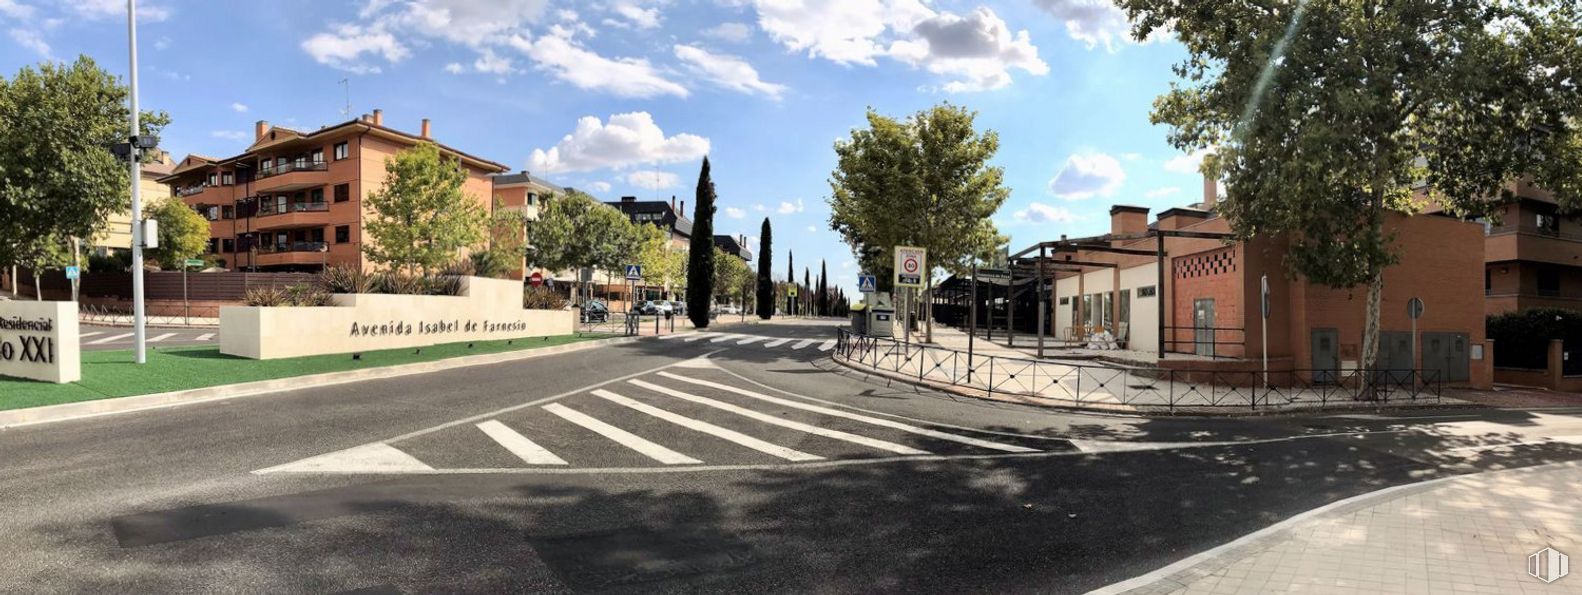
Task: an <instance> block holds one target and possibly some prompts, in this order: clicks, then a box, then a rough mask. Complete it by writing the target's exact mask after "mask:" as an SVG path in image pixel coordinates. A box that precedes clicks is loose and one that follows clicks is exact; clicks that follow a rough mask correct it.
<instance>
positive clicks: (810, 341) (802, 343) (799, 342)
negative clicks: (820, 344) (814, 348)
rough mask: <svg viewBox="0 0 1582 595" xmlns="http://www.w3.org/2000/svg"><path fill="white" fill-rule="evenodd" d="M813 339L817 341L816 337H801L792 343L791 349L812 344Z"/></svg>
mask: <svg viewBox="0 0 1582 595" xmlns="http://www.w3.org/2000/svg"><path fill="white" fill-rule="evenodd" d="M815 341H818V339H803V340H801V341H797V344H796V345H792V346H791V349H793V350H796V349H801V348H803V347H807V346H808V345H812V344H813V343H814V342H815Z"/></svg>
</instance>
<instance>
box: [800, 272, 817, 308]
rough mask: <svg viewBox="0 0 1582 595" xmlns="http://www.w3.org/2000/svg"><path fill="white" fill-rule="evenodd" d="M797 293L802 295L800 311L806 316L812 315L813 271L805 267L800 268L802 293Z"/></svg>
mask: <svg viewBox="0 0 1582 595" xmlns="http://www.w3.org/2000/svg"><path fill="white" fill-rule="evenodd" d="M797 293H799V294H801V295H802V311H803V312H806V313H808V314H812V313H813V295H812V294H813V271H812V270H811V269H809V268H807V267H802V291H799V292H797Z"/></svg>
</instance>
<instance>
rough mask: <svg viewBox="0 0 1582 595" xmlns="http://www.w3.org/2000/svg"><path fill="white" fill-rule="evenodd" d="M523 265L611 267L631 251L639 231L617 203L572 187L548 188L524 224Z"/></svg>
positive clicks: (634, 253)
mask: <svg viewBox="0 0 1582 595" xmlns="http://www.w3.org/2000/svg"><path fill="white" fill-rule="evenodd" d="M528 240H529V241H528V247H527V263H528V265H529V266H534V267H539V268H544V269H549V270H552V271H560V270H566V269H574V270H579V271H580V270H583V269H603V270H605V271H613V270H616V269H618V268H620V266H621V265H623V264H626V263H627V262H628V261H630V260H631V259H634V258H636V257H637V254H638V251H639V248H638V242H639V241H640V240H639V235H638V232H637V230H635V229H634V226H633V225H632V222H631V220H630V219H629V218H628V217H627V216H626V214H624V213H622V212H621V211H620V210H619V209H614V208H611V207H610V206H608V205H605V204H602V203H600V202H599V201H598V200H595V199H594V198H593V197H591V196H588V195H587V194H583V193H581V192H577V191H568V192H567V193H565V194H553V193H552V194H550V195H549V196H546V197H545V198H544V201H543V207H542V208H541V209H540V210H539V218H538V220H537V221H533V222H531V223H530V224H529V225H528Z"/></svg>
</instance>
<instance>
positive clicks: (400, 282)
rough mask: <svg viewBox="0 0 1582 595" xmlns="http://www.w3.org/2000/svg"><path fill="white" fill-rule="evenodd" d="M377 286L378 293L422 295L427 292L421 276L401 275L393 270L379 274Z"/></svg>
mask: <svg viewBox="0 0 1582 595" xmlns="http://www.w3.org/2000/svg"><path fill="white" fill-rule="evenodd" d="M378 287H379V290H378V293H391V294H396V295H423V294H425V293H428V292H427V291H426V289H427V288H426V284H425V283H424V282H423V278H422V277H414V276H411V275H403V274H401V273H398V272H395V271H390V272H386V273H381V274H379V276H378Z"/></svg>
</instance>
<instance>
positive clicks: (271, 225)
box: [253, 202, 330, 231]
mask: <svg viewBox="0 0 1582 595" xmlns="http://www.w3.org/2000/svg"><path fill="white" fill-rule="evenodd" d="M329 223H330V205H329V203H324V202H289V203H286V204H285V205H277V204H273V203H264V204H262V205H259V208H258V215H257V218H256V219H254V221H253V229H256V230H259V231H270V230H276V229H293V228H298V227H324V226H326V225H329Z"/></svg>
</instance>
